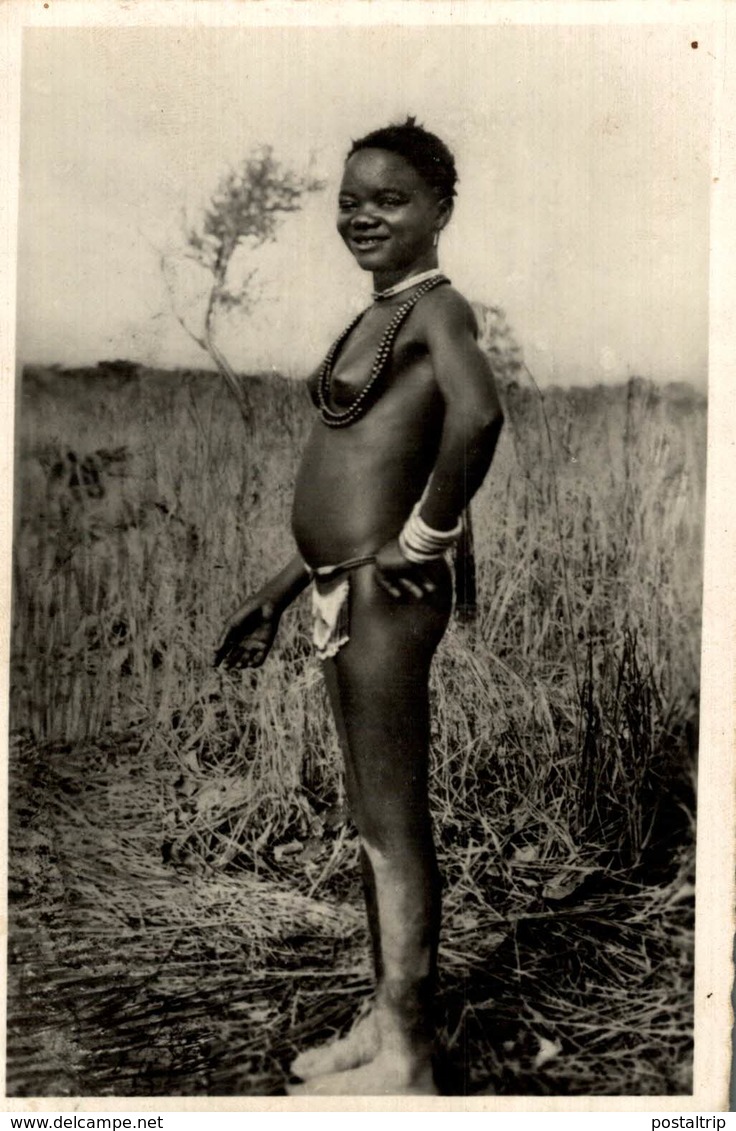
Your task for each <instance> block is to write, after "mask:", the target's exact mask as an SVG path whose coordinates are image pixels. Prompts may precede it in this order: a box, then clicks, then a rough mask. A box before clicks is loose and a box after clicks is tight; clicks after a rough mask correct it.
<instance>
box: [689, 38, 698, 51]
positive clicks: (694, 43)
mask: <svg viewBox="0 0 736 1131" xmlns="http://www.w3.org/2000/svg"><path fill="white" fill-rule="evenodd" d="M690 46H691V47H692V49H693V51H697V50H698V41H697V39H694V40H693V41H692V43H691V44H690Z"/></svg>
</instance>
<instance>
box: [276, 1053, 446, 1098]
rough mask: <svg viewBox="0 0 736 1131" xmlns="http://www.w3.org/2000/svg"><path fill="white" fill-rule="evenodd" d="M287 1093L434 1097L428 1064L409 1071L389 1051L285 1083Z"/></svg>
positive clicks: (431, 1076)
mask: <svg viewBox="0 0 736 1131" xmlns="http://www.w3.org/2000/svg"><path fill="white" fill-rule="evenodd" d="M287 1092H288V1094H289V1095H290V1096H437V1095H439V1092H438V1091H437V1086H436V1084H435V1082H434V1076H433V1073H432V1066H431V1064H429V1063H426V1064H424V1065H423V1066H422V1067H421V1068H418V1067H415V1068H413V1069H412V1070H409V1069H408V1068H407V1066H406V1065H405V1064H402V1063H401V1062H400V1061H399V1060H397V1058H396V1057H394V1056H391V1055H390V1054H389V1053H379V1055H378V1056H377V1057H376V1058H375V1059H374V1060H372V1061H371V1062H370V1064H364V1065H363V1066H362V1067H360V1068H353V1069H351V1070H350V1071H348V1072H332V1073H329V1074H328V1075H325V1076H315V1077H314V1078H313V1079H310V1080H308V1081H307V1083H306V1084H298V1085H294V1086H291V1085H290V1086H289V1087H288V1088H287Z"/></svg>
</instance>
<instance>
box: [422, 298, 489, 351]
mask: <svg viewBox="0 0 736 1131" xmlns="http://www.w3.org/2000/svg"><path fill="white" fill-rule="evenodd" d="M418 309H419V310H420V311H421V313H422V315H423V316H424V317H423V321H424V323H425V326H426V327H427V328H429V327H431V328H433V329H435V330H438V329H439V330H440V331H445V332H446V333H449V334H456V333H460V334H462V333H468V332H470V333H471V334H472V335H473V337H474V338H477V336H478V320H477V318H476V316H475V311H474V310H473V307H472V306H471V304H470V303H469V302H468V300H467V299H466V298H465V295H463V294H461V293H460V291H458V290H456V288H455V287H453V286H449V287H435V288H434V290H431V291H430V292H429V294H427V295H425V296H424V298H423V299H422V301H421V303H419V307H418Z"/></svg>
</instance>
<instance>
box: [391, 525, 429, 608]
mask: <svg viewBox="0 0 736 1131" xmlns="http://www.w3.org/2000/svg"><path fill="white" fill-rule="evenodd" d="M376 580H377V581H378V584H379V585H381V586H382V587H383V588H384V589H385V590H386V592H387V593H390V594H391V596H392V597H395V598H397V599H398V598H401V597H405V596H407V594H408V595H409V596H410V597H415V598H416V600H417V601H421V600H422V599H423V598H424V597H427V596H429V595H430V594H431V593H434V591H435V589H436V588H437V586H436V584H435V583H434V581H432V579H431V577H430V576H429V574H428V571H427V569H426V567H425V566H422V565H416V564H415V563H414V562H410V561H407V559H406V558H405V557H404V555H403V554H402V552H401V550H400V548H399V542H398V539H397V538H392V539H391V541H390V542H387V543H386V545H385V546H383V547H382V548H381V549H380V550H379V551H378V553H377V554H376Z"/></svg>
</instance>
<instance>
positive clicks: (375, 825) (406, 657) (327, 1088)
mask: <svg viewBox="0 0 736 1131" xmlns="http://www.w3.org/2000/svg"><path fill="white" fill-rule="evenodd" d="M456 180H457V175H456V171H455V162H454V159H453V157H452V154H451V153H450V152H449V150H448V149H447V147H446V146H445V145H444V144H443V142H441V141H440V140H439V138H437V137H435V135H434V134H431V133H429V132H427V131H425V130H424V129H423V128H421V127H420V126H417V125H416V124H415V123H414V120H413V119H411V118H410V119H408V120H407V122H406V123H405V124H404V125H395V126H388V127H387V128H385V129H379V130H375V131H374V132H372V133H370V134H368V135H367V136H366V137H364V138H361V139H360V140H359V141H356V142H354V143H353V146H352V148H351V150H350V153H349V154H348V157H347V159H346V162H345V167H344V172H343V178H342V184H341V186H340V196H339V204H338V217H337V229H338V232H339V233H340V235H341V236H342V239H343V241H344V242H345V244H346V246H347V248H348V250H349V251H350V253H351V254H352V255H353V257H354V258H355V260H356V262H357V264H358V266H359V267H360V268H361V269H362V270H364V271H369V272H371V274H372V276H373V286H374V295H373V298H374V302H373V305H372V306H370V307H368V309H367V310H366V311H364V313H363V314H362V315H360V316H359V317H358V318H357V319H356V320H355V321H354V322H353V323H351V325H350V326H348V328H347V329H346V330H345V331H344V332H343V333H342V334H341V336H340V337H339V338H338V339H337V341H336V342H335V343H334V345H333V346H332V348H331V349H330V351H329V352H328V354H327V357H326V358H325V361H324V362H323V364H322V366H321V367H320V369H319V370H318V371H317V372H316V373H315V374H313V376H312V377H311V378H310V381H309V388H310V392H311V395H312V399H313V401H314V403H315V406H316V408H317V410H318V417H317V420H316V422H315V424H314V428H313V430H312V433H311V436H310V439H309V441H308V443H307V446H306V450H305V452H304V456H303V459H302V463H301V468H300V470H299V474H298V477H297V483H296V490H295V497H294V509H293V531H294V538H295V541H296V545H297V548H298V551H299V552H298V554H297V555H296V556H295V557H294V558H293V559H292V560H291V561H290V562H289V563H288V564H287V565H286V567H285V568H284V569H283V570H282V571H281V573H279V574H278V575H277V576H276V577H274V578H273V579H272V580H271V581H270V582H268V584H266V585H265V586H264V587H263V588H262V589H261V590H260V591H259V592H258V593H257V594H256V595H255V596H254V597H252V598H251V599H250V600H249V601H247V603H246V604H245V605H244V606H243V608H241V609H240V610H239V612H238V613H237V614H236V615H235V617H233V619H232V620H231V621H230V623H229V625H228V626H227V629H226V631H225V634H224V636H223V639H222V641H221V643H220V646H219V649H218V653H217V657H216V662H218V663H219V662H224V663H225V664H226V665H227V666H229V667H258V666H259V665H260V664H262V663H263V661H264V659H265V657H266V655H267V653H268V651H269V649H270V647H271V644H272V643H273V639H274V636H275V633H276V630H277V627H278V623H279V618H280V617H281V614H282V613H283V611H284V609H285V608H286V607H287V605H289V604H290V603H291V601H293V600H294V598H295V597H296V596H297V595H298V594H299V593H301V591H302V590H303V589H304V588H305V587H306V586H307V585H308V584H309V583H310V582H311V583H312V584H313V609H314V640H315V646H316V649H317V653H318V655H319V656H320V657H321V659H322V661H323V669H324V676H325V681H326V684H327V689H328V694H329V699H330V704H331V707H332V711H333V713H334V717H335V723H336V726H337V732H338V735H339V739H340V744H341V747H342V751H343V755H344V759H345V782H346V790H347V795H348V800H349V804H350V808H351V812H352V816H353V819H354V821H355V824H356V826H357V829H358V833H359V835H360V842H361V863H362V869H363V879H364V888H365V896H366V906H367V911H368V920H369V925H370V931H371V938H372V945H373V955H374V962H375V971H376V994H375V1000H374V1003H373V1008H372V1011H371V1013H370V1014H369V1015H368V1016H367V1017H365V1018H364V1019H363V1020H362V1021H360V1022H359V1023H358V1024H357V1025H356V1026H355V1027H354V1028H353V1029H352V1031H351V1032H350V1033H349V1034H348V1036H347V1037H345V1038H344V1039H342V1040H339V1041H336V1042H334V1043H333V1044H330V1045H327V1046H325V1047H323V1048H319V1049H314V1050H309V1051H306V1052H303V1053H302V1054H301V1055H300V1056H298V1057H297V1059H296V1061H295V1062H294V1065H293V1066H292V1071H293V1073H294V1074H295V1075H296V1076H298V1077H300V1078H301V1079H302V1080H303V1081H305V1083H304V1084H302V1085H301V1086H299V1087H297V1088H293V1089H292V1094H295V1093H297V1092H298V1093H300V1094H319V1095H397V1094H436V1086H435V1082H434V1078H433V1070H432V1056H433V1045H434V1030H433V1021H432V1003H433V993H434V987H435V974H436V960H437V945H438V935H439V925H440V882H439V874H438V870H437V862H436V856H435V850H434V844H433V840H432V829H431V823H430V816H429V805H428V766H429V669H430V664H431V661H432V657H433V655H434V652H435V650H436V648H437V645H438V644H439V642H440V640H441V638H442V636H443V634H444V631H445V629H446V627H447V622H448V618H449V615H450V610H451V605H452V582H451V575H450V570H449V567H448V564H447V561H446V553H447V550H448V549H449V548H450V547H451V546H452V545H453V543H454V542H455V540H456V539H457V537H458V534H459V532H460V515H461V514H462V511H463V509H464V508H465V507H466V506H467V504H468V503H469V501H470V499H471V498H472V496H473V495H474V494H475V492H476V490H477V489H478V487H479V486H480V484H481V483H482V481H483V478H484V476H485V474H486V471H487V470H488V467H489V465H490V463H491V459H492V457H493V452H494V449H495V446H496V441H497V439H498V435H499V432H500V429H501V424H502V419H503V418H502V414H501V409H500V406H499V401H498V397H497V394H496V390H495V387H494V382H493V376H492V374H491V371H490V368H489V365H488V361H487V359H486V357H485V355H484V354H483V353H482V351H481V350H480V348H479V347H478V344H477V342H476V335H477V328H476V323H475V318H474V315H473V312H472V310H471V308H470V305H469V304H468V302H467V301H466V299H464V298H463V297H462V295H460V294H459V293H458V292H457V291H456V290H454V289H453V288H452V286H451V285H450V282H449V280H448V279H447V278H445V276H444V275H442V274H441V272H440V271H439V269H438V260H437V244H438V241H439V236H440V232H441V231H442V229H443V228H444V227H445V225H446V224H447V223H448V221H449V219H450V216H451V213H452V204H453V197H454V195H455V183H456Z"/></svg>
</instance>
